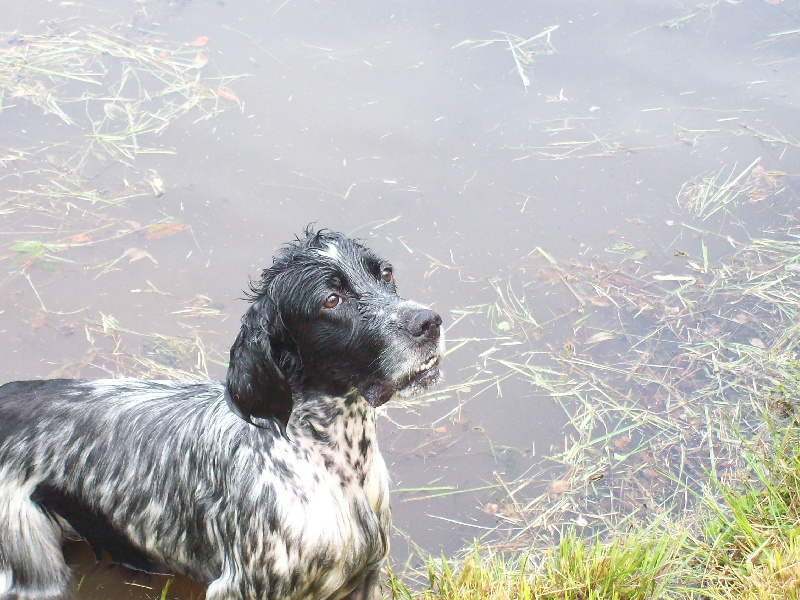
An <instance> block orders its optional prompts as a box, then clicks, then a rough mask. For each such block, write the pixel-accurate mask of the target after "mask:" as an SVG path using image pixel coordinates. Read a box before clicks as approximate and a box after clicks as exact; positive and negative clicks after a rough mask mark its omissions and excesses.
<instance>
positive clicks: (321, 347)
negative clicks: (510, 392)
mask: <svg viewBox="0 0 800 600" xmlns="http://www.w3.org/2000/svg"><path fill="white" fill-rule="evenodd" d="M251 290H252V295H251V299H252V302H253V303H252V305H251V307H250V309H249V310H248V311H247V313H246V314H245V315H244V317H243V318H242V328H241V331H240V332H239V336H238V337H237V338H236V341H235V343H234V345H233V347H232V348H231V356H230V365H229V367H228V376H227V382H226V397H227V399H228V403H229V405H230V406H231V408H232V410H233V411H234V412H236V413H237V414H238V415H239V416H240V417H242V418H243V419H245V420H247V421H250V420H251V418H252V417H259V418H265V419H274V420H276V421H277V422H278V424H279V425H280V426H281V428H284V427H285V426H286V424H287V423H288V420H289V415H290V414H291V411H292V407H293V400H292V398H293V396H294V397H298V396H300V395H303V396H304V397H305V396H309V395H313V394H314V393H322V394H326V395H336V396H341V395H344V394H346V393H348V392H349V391H351V390H352V389H353V388H355V389H357V390H358V392H359V393H360V394H361V395H362V396H364V397H365V398H366V399H367V400H368V401H369V403H370V404H372V406H375V407H377V406H380V405H381V404H383V403H385V402H386V401H388V400H389V399H390V398H391V397H392V396H394V395H395V394H398V395H408V394H411V393H413V392H415V391H417V390H420V389H424V388H426V387H428V386H430V385H432V384H433V383H434V382H436V381H437V380H438V379H439V361H440V359H441V356H442V351H443V346H444V338H443V334H442V332H441V323H442V320H441V318H440V317H439V315H438V314H437V313H435V312H434V311H432V310H430V309H429V308H426V307H425V306H422V305H420V304H417V303H416V302H411V301H408V300H404V299H402V298H400V297H399V296H398V295H397V288H396V285H395V281H394V275H393V272H392V266H391V265H390V264H389V263H388V262H386V261H385V260H382V259H381V258H379V257H377V256H376V255H375V254H373V253H372V252H371V251H370V250H368V249H367V248H365V247H364V246H363V245H362V244H360V243H359V242H357V241H355V240H352V239H350V238H347V237H346V236H344V235H342V234H340V233H333V232H329V231H318V232H313V231H310V230H309V231H307V232H306V237H305V238H302V239H298V240H296V241H295V242H293V243H291V244H288V245H287V246H285V247H284V248H283V249H282V250H281V251H280V253H279V254H278V255H277V256H276V257H275V259H274V263H273V265H272V266H271V267H270V268H268V269H265V270H264V271H263V272H262V274H261V279H260V281H258V282H255V283H252V284H251Z"/></svg>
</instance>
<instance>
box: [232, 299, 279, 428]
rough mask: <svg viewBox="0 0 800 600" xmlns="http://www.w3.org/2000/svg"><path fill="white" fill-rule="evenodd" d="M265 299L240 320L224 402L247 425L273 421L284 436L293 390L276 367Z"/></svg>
mask: <svg viewBox="0 0 800 600" xmlns="http://www.w3.org/2000/svg"><path fill="white" fill-rule="evenodd" d="M265 303H266V300H265V299H263V298H262V299H260V300H258V301H256V302H255V303H254V304H253V306H251V307H250V310H248V311H247V314H245V316H244V317H243V318H242V328H241V330H240V331H239V335H238V336H237V337H236V341H235V342H234V343H233V346H232V347H231V357H230V364H229V365H228V376H227V378H226V381H225V400H226V401H227V403H228V406H229V407H230V409H231V410H232V411H233V412H234V413H236V414H237V415H238V416H240V417H241V418H242V419H244V420H245V421H247V422H248V423H252V424H254V423H253V420H252V419H253V417H256V418H260V419H271V420H273V421H275V422H276V423H277V424H278V426H279V427H280V430H281V432H282V433H283V434H285V432H286V425H287V424H288V423H289V415H290V414H291V412H292V405H293V403H292V389H291V387H290V385H289V383H288V382H287V381H286V378H285V377H284V375H283V373H282V372H281V370H280V369H279V368H278V365H277V364H275V359H274V357H273V348H272V336H271V334H270V331H269V329H270V327H271V325H270V320H271V319H270V318H269V316H268V314H267V308H266V307H265Z"/></svg>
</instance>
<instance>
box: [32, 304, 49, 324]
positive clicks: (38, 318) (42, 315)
mask: <svg viewBox="0 0 800 600" xmlns="http://www.w3.org/2000/svg"><path fill="white" fill-rule="evenodd" d="M46 319H47V311H46V310H44V309H41V308H40V309H39V310H37V311H36V314H35V315H34V316H33V320H32V321H31V327H32V328H33V329H41V328H42V327H44V322H45V320H46Z"/></svg>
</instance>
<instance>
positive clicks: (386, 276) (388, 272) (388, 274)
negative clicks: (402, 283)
mask: <svg viewBox="0 0 800 600" xmlns="http://www.w3.org/2000/svg"><path fill="white" fill-rule="evenodd" d="M381 279H383V280H384V281H385V282H386V283H391V282H392V269H391V268H390V267H386V268H385V269H384V270H383V271H381Z"/></svg>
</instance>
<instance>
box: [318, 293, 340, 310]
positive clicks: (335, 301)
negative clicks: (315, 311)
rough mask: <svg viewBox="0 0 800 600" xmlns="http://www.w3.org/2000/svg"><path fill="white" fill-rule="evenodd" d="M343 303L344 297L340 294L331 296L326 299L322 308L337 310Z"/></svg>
mask: <svg viewBox="0 0 800 600" xmlns="http://www.w3.org/2000/svg"><path fill="white" fill-rule="evenodd" d="M341 303H342V297H341V296H340V295H339V294H331V295H330V296H328V297H327V298H325V302H323V303H322V306H324V307H325V308H336V307H337V306H339V305H340V304H341Z"/></svg>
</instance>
